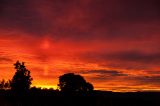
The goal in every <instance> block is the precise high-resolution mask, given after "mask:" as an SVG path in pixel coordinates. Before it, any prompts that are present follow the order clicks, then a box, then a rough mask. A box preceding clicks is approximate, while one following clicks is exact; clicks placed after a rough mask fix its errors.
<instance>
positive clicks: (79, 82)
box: [58, 73, 93, 92]
mask: <svg viewBox="0 0 160 106" xmlns="http://www.w3.org/2000/svg"><path fill="white" fill-rule="evenodd" d="M58 86H59V88H60V90H61V91H66V92H74V91H77V92H79V91H91V90H93V85H92V84H90V83H88V82H86V80H85V79H84V78H83V77H82V76H80V75H75V74H74V73H67V74H64V75H62V76H60V77H59V84H58Z"/></svg>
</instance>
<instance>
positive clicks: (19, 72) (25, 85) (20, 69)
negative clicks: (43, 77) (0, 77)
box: [11, 61, 33, 91]
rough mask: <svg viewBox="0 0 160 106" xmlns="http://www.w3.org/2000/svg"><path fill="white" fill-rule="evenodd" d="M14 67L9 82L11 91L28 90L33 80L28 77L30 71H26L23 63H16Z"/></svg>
mask: <svg viewBox="0 0 160 106" xmlns="http://www.w3.org/2000/svg"><path fill="white" fill-rule="evenodd" d="M14 66H15V69H16V72H15V75H14V76H13V78H12V80H11V89H12V90H14V91H25V90H28V89H29V88H30V85H31V81H32V80H33V79H32V78H31V76H30V71H29V70H28V69H26V67H25V65H24V62H22V63H20V62H19V61H17V62H16V63H15V64H14Z"/></svg>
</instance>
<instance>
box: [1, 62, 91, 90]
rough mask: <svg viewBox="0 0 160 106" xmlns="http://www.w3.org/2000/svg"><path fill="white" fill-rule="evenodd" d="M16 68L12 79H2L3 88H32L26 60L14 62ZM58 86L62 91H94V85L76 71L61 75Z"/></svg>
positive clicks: (31, 79)
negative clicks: (75, 72)
mask: <svg viewBox="0 0 160 106" xmlns="http://www.w3.org/2000/svg"><path fill="white" fill-rule="evenodd" d="M14 68H15V70H16V72H15V74H14V76H13V78H12V79H11V80H8V81H5V80H4V79H2V80H1V81H0V89H1V90H8V89H9V90H12V91H15V92H25V91H28V90H30V89H31V84H32V81H33V78H32V77H31V72H30V71H29V70H28V69H27V68H26V66H25V63H24V62H19V61H17V62H16V63H15V64H14ZM57 86H58V88H59V89H60V91H62V92H89V91H93V90H94V87H93V85H92V84H91V83H89V82H87V81H86V80H85V79H84V78H83V77H82V76H81V75H76V74H74V73H66V74H64V75H61V76H60V77H59V83H58V84H57Z"/></svg>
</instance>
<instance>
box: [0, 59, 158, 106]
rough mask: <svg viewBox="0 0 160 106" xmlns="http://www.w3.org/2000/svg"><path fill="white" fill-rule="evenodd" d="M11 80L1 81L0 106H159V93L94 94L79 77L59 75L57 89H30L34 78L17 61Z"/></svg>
mask: <svg viewBox="0 0 160 106" xmlns="http://www.w3.org/2000/svg"><path fill="white" fill-rule="evenodd" d="M14 66H15V70H16V72H15V74H14V76H13V77H12V79H11V80H8V81H5V80H1V81H0V106H160V92H132V93H131V92H130V93H129V92H128V93H118V92H117V93H115V92H111V91H96V90H94V86H93V85H92V84H91V83H90V82H87V81H86V80H85V79H84V78H83V77H82V76H81V75H77V74H74V73H65V74H64V75H61V76H59V83H58V85H57V86H58V88H59V89H56V90H54V89H52V88H51V89H41V88H37V87H31V84H32V81H33V78H32V77H31V72H30V71H29V70H28V69H27V68H26V67H25V64H24V62H19V61H17V62H16V63H15V64H14Z"/></svg>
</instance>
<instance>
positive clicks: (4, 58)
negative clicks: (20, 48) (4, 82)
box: [0, 56, 13, 62]
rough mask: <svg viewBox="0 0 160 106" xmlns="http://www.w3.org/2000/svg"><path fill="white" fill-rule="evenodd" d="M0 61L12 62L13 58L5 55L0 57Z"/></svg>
mask: <svg viewBox="0 0 160 106" xmlns="http://www.w3.org/2000/svg"><path fill="white" fill-rule="evenodd" d="M0 62H13V60H12V59H10V58H7V57H2V56H1V57H0Z"/></svg>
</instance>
